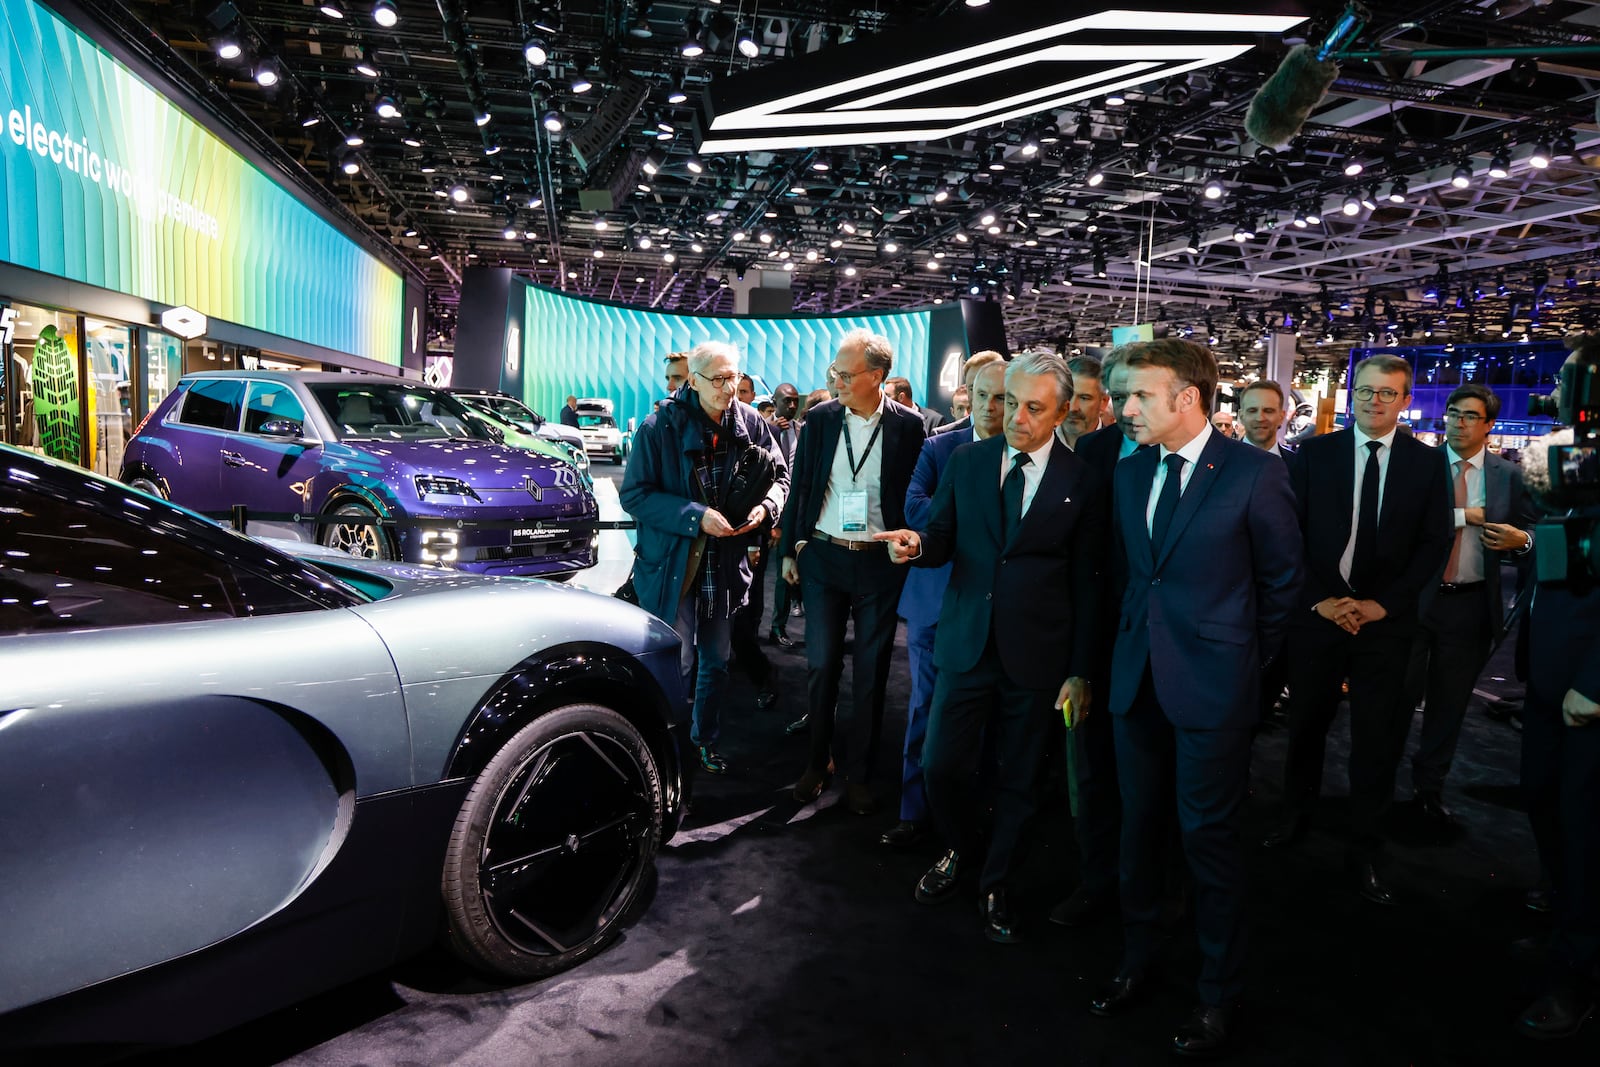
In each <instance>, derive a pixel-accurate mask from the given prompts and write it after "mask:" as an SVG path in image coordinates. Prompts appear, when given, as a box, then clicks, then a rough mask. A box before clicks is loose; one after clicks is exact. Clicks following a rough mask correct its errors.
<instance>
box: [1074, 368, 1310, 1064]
mask: <svg viewBox="0 0 1600 1067" xmlns="http://www.w3.org/2000/svg"><path fill="white" fill-rule="evenodd" d="M1119 356H1120V358H1121V359H1122V360H1123V361H1124V363H1125V365H1126V367H1127V391H1128V394H1129V395H1128V400H1127V404H1126V414H1127V415H1128V416H1129V417H1130V418H1132V420H1133V424H1134V430H1135V434H1136V436H1137V437H1138V441H1139V443H1140V444H1141V445H1158V446H1160V447H1159V448H1148V449H1143V450H1141V451H1138V452H1135V453H1134V454H1133V455H1131V456H1129V457H1128V458H1127V459H1126V460H1124V461H1123V462H1121V463H1119V464H1118V465H1117V469H1116V475H1115V487H1114V490H1113V501H1114V506H1115V511H1116V521H1115V523H1114V525H1113V529H1114V531H1115V533H1116V540H1117V545H1116V547H1114V548H1113V550H1112V562H1113V565H1114V566H1116V565H1118V564H1120V565H1121V568H1122V573H1121V574H1120V575H1119V578H1120V579H1121V580H1120V581H1119V583H1118V584H1119V585H1120V586H1121V587H1122V590H1123V593H1122V618H1121V621H1120V623H1119V628H1118V632H1117V641H1116V647H1115V650H1114V651H1113V653H1112V659H1111V693H1110V697H1109V700H1108V702H1107V708H1106V710H1108V711H1109V712H1110V713H1111V714H1112V715H1113V716H1115V719H1114V722H1113V724H1112V728H1113V733H1114V735H1115V743H1116V751H1117V770H1118V775H1119V778H1120V781H1121V786H1122V820H1123V821H1122V827H1123V830H1122V871H1121V884H1120V893H1121V899H1122V917H1123V929H1124V947H1123V958H1122V964H1121V967H1120V968H1119V970H1118V972H1117V974H1116V976H1115V977H1114V978H1113V979H1112V980H1111V981H1110V982H1109V983H1107V985H1106V986H1105V987H1104V988H1102V989H1101V990H1100V992H1099V993H1098V994H1096V996H1095V997H1094V999H1093V1000H1092V1001H1091V1002H1090V1005H1089V1008H1090V1011H1092V1012H1094V1013H1095V1014H1097V1015H1112V1014H1115V1013H1116V1012H1118V1011H1120V1010H1121V1009H1122V1008H1124V1007H1126V1006H1127V1005H1128V1004H1129V1003H1130V1002H1131V1001H1133V1000H1135V999H1136V998H1137V997H1138V995H1139V993H1140V992H1141V991H1142V990H1143V987H1144V985H1145V982H1146V981H1147V975H1148V971H1149V969H1150V966H1151V964H1152V962H1153V960H1154V957H1155V954H1156V949H1157V947H1158V945H1159V942H1160V927H1159V918H1160V913H1161V901H1162V891H1163V888H1164V881H1165V880H1164V877H1163V865H1162V859H1163V855H1164V846H1165V844H1166V841H1167V838H1166V834H1165V831H1166V828H1167V825H1168V824H1167V820H1166V818H1165V817H1164V816H1165V814H1166V811H1167V810H1168V808H1169V806H1170V805H1171V803H1172V798H1173V793H1174V789H1175V791H1176V800H1177V808H1178V824H1179V829H1180V832H1181V835H1182V840H1183V851H1184V855H1185V858H1186V859H1187V861H1188V864H1189V870H1190V873H1191V875H1192V876H1193V879H1194V886H1195V895H1194V914H1195V932H1196V934H1197V936H1198V938H1199V942H1200V952H1201V958H1202V963H1201V968H1200V981H1199V998H1198V1003H1197V1004H1196V1006H1195V1008H1194V1010H1193V1011H1192V1012H1191V1013H1190V1015H1189V1018H1188V1019H1187V1020H1186V1021H1185V1022H1184V1023H1183V1024H1182V1025H1181V1026H1180V1027H1179V1028H1178V1031H1177V1033H1176V1034H1175V1035H1174V1037H1173V1039H1172V1049H1173V1051H1174V1052H1176V1053H1178V1054H1180V1055H1189V1056H1204V1055H1210V1054H1214V1053H1216V1052H1217V1051H1219V1050H1220V1049H1221V1048H1222V1046H1223V1045H1224V1044H1225V1043H1226V1041H1227V1037H1228V1033H1229V1030H1230V1029H1231V1027H1232V1021H1233V1013H1234V1008H1235V1005H1236V1003H1237V1001H1238V999H1239V997H1240V995H1241V993H1242V992H1243V987H1244V948H1245V939H1244V933H1245V910H1244V898H1245V884H1244V882H1245V873H1244V872H1245V864H1244V853H1243V849H1242V847H1241V841H1240V835H1239V828H1238V824H1237V820H1238V814H1239V808H1240V806H1241V804H1242V803H1243V801H1244V797H1245V793H1246V789H1247V786H1248V782H1249V773H1250V736H1251V727H1252V726H1253V725H1254V723H1255V721H1256V717H1257V715H1258V707H1257V704H1258V698H1259V693H1260V682H1259V676H1260V672H1261V668H1262V665H1263V664H1264V663H1268V662H1270V661H1271V660H1272V658H1273V657H1274V656H1275V655H1276V654H1277V652H1278V650H1279V648H1280V647H1281V645H1282V643H1283V638H1284V632H1285V628H1286V626H1287V624H1288V621H1289V612H1290V610H1291V608H1292V607H1293V606H1294V603H1295V599H1296V597H1297V595H1298V593H1299V588H1300V582H1301V580H1302V566H1301V547H1300V536H1299V529H1298V527H1297V525H1296V522H1295V514H1294V497H1293V495H1292V493H1291V492H1290V489H1289V477H1288V472H1287V471H1286V470H1285V468H1284V464H1283V463H1282V462H1281V461H1279V460H1277V459H1276V458H1274V457H1272V456H1269V455H1267V454H1266V453H1264V452H1262V451H1261V450H1259V449H1255V448H1251V447H1250V446H1249V445H1246V444H1243V443H1241V442H1237V441H1231V440H1229V439H1227V438H1226V437H1224V436H1222V435H1221V434H1218V433H1217V432H1216V431H1215V430H1213V429H1212V427H1211V424H1210V422H1209V421H1208V419H1207V415H1208V413H1209V412H1210V410H1211V400H1212V396H1213V395H1214V393H1215V391H1216V384H1217V364H1216V359H1215V357H1214V356H1212V354H1211V352H1210V350H1209V349H1207V348H1205V347H1204V346H1202V345H1198V344H1195V343H1194V342H1191V341H1181V340H1177V339H1166V340H1161V341H1141V342H1137V343H1134V344H1130V345H1127V346H1124V348H1122V349H1119Z"/></svg>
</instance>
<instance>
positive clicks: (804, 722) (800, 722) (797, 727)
mask: <svg viewBox="0 0 1600 1067" xmlns="http://www.w3.org/2000/svg"><path fill="white" fill-rule="evenodd" d="M810 725H811V715H810V714H809V713H808V714H805V715H802V716H800V717H799V718H798V719H796V720H795V721H794V722H792V723H790V724H789V725H788V726H785V727H784V728H783V732H784V733H785V734H798V733H800V732H802V731H803V730H805V728H806V727H808V726H810Z"/></svg>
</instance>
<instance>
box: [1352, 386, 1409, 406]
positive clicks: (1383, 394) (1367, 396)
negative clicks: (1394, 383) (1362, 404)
mask: <svg viewBox="0 0 1600 1067" xmlns="http://www.w3.org/2000/svg"><path fill="white" fill-rule="evenodd" d="M1373 397H1377V398H1378V399H1379V400H1381V401H1383V402H1384V403H1385V404H1393V403H1394V402H1395V401H1396V400H1399V399H1400V390H1398V389H1374V388H1373V387H1372V386H1370V385H1363V386H1362V387H1361V388H1359V389H1357V390H1356V399H1357V400H1371V399H1372V398H1373Z"/></svg>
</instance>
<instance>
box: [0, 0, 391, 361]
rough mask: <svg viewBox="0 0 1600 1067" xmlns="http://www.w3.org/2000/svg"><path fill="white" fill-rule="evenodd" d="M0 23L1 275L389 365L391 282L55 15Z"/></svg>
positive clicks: (372, 261)
mask: <svg viewBox="0 0 1600 1067" xmlns="http://www.w3.org/2000/svg"><path fill="white" fill-rule="evenodd" d="M0 20H3V22H0V53H3V54H0V190H3V199H0V260H4V261H6V262H9V263H15V264H19V265H21V266H24V267H29V268H32V269H34V270H39V271H44V272H45V273H48V274H54V275H57V276H60V277H63V278H69V279H71V280H73V281H78V282H85V283H87V284H90V285H96V286H100V287H102V288H105V289H111V290H114V291H116V292H119V293H126V294H128V295H130V296H137V297H141V298H143V299H146V300H153V301H158V302H160V303H164V304H173V305H178V304H187V305H188V306H190V307H194V308H198V309H199V310H200V311H203V312H205V314H206V315H208V316H210V317H212V318H217V319H222V320H225V321H227V322H232V323H237V324H239V325H242V326H249V327H252V328H254V329H258V330H263V331H265V332H267V333H272V334H277V335H279V336H282V337H290V338H294V339H295V340H298V341H303V342H305V343H308V344H314V345H321V346H323V347H325V348H330V349H334V350H336V351H339V352H348V353H351V354H354V355H358V356H365V357H366V358H368V359H374V360H378V361H380V362H384V363H390V364H395V365H398V364H399V363H400V356H401V345H402V334H403V321H404V315H403V307H402V305H403V301H404V287H403V284H402V280H401V277H400V275H399V274H398V273H397V272H395V271H394V270H391V269H390V268H389V267H387V266H385V265H384V264H383V263H382V262H381V261H379V260H378V259H377V258H376V257H374V256H372V255H369V254H368V253H366V252H364V251H363V250H362V249H361V248H360V246H358V245H357V244H356V243H355V242H354V241H352V240H350V239H349V238H348V237H346V236H344V234H342V233H340V232H339V230H338V229H336V228H335V227H334V226H333V225H332V224H331V223H329V222H328V221H327V220H325V219H324V218H322V216H320V215H318V214H317V213H316V212H315V211H313V210H311V209H310V208H309V207H307V206H306V205H305V204H303V203H301V202H300V201H299V200H298V199H296V198H295V197H294V195H293V194H291V193H289V192H288V191H287V190H285V189H284V188H282V187H281V186H279V185H278V184H277V183H276V182H274V181H273V180H272V179H270V178H268V177H267V176H266V175H265V174H264V173H262V172H261V171H260V170H258V169H257V168H256V167H255V166H253V165H252V164H250V163H249V162H247V161H246V160H245V159H244V158H243V157H242V156H240V155H239V154H238V153H237V152H235V151H234V150H233V149H232V148H230V147H228V145H227V144H225V143H224V142H223V141H222V140H221V139H219V138H218V137H216V136H215V135H213V134H212V133H211V132H210V131H209V130H207V129H206V128H205V127H203V126H202V125H200V124H199V123H198V122H196V121H195V120H193V119H192V118H190V117H189V116H188V115H186V114H184V113H183V112H182V111H181V110H179V109H178V108H177V107H176V106H175V105H173V104H172V103H171V102H170V101H168V100H167V99H166V98H165V97H163V96H162V95H161V94H160V93H158V92H157V91H156V90H155V89H154V88H152V87H151V86H150V85H148V84H146V83H145V82H144V81H142V80H141V79H139V78H138V77H137V76H135V75H134V74H133V72H132V71H130V70H129V69H128V68H127V67H125V66H123V65H122V64H121V63H119V62H117V61H116V60H115V59H113V58H112V57H111V56H110V55H109V54H107V53H106V52H105V51H104V50H103V49H102V48H100V47H99V46H98V45H96V44H95V43H94V42H93V41H91V40H90V39H89V38H87V37H85V36H84V35H83V34H82V33H80V32H79V31H78V30H77V29H75V28H74V27H72V26H71V25H69V24H68V23H67V22H66V21H65V20H63V19H62V18H61V16H59V15H57V14H55V13H54V12H52V11H50V10H49V9H48V8H45V7H41V6H40V5H38V4H36V3H34V2H33V0H0Z"/></svg>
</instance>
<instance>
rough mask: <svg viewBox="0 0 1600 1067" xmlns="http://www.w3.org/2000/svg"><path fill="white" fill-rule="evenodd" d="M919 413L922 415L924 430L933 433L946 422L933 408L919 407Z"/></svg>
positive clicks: (926, 432)
mask: <svg viewBox="0 0 1600 1067" xmlns="http://www.w3.org/2000/svg"><path fill="white" fill-rule="evenodd" d="M917 414H918V415H920V416H922V431H923V433H924V434H931V433H933V432H934V431H935V430H937V429H938V428H939V427H941V426H943V425H944V423H945V418H944V416H943V415H941V414H940V413H939V412H937V411H935V410H934V409H933V408H924V407H919V408H917Z"/></svg>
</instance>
